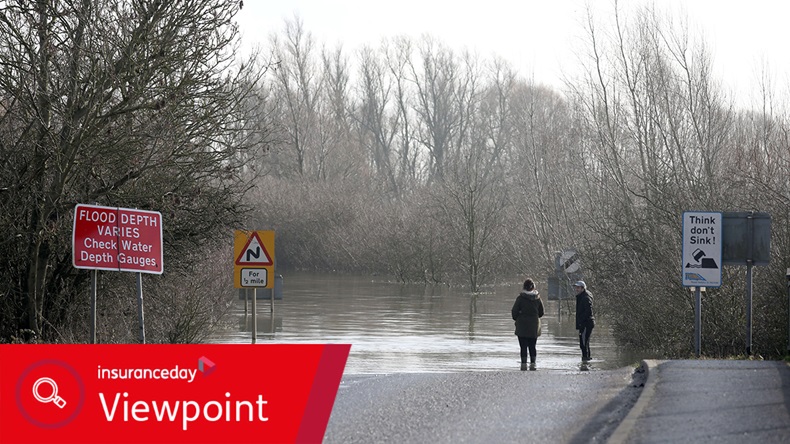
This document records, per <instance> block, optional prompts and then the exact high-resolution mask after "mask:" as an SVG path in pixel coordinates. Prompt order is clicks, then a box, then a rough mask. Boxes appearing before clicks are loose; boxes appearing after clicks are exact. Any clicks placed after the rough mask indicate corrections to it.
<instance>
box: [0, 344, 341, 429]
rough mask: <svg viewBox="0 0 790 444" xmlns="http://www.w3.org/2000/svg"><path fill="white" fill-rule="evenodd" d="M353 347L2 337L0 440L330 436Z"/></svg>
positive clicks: (0, 350)
mask: <svg viewBox="0 0 790 444" xmlns="http://www.w3.org/2000/svg"><path fill="white" fill-rule="evenodd" d="M350 348H351V346H350V345H349V344H265V345H248V344H184V345H181V344H139V345H138V344H99V345H96V344H92V345H91V344H0V362H2V365H0V444H21V443H25V444H44V443H47V444H52V443H60V444H78V443H79V444H92V443H96V444H99V443H102V444H108V443H125V444H142V443H148V444H153V443H156V444H173V443H223V444H236V443H239V444H241V443H253V442H254V443H320V442H321V440H322V439H323V437H324V432H325V431H326V426H327V424H328V421H329V416H330V413H331V412H332V406H333V405H334V402H335V397H336V394H337V390H338V387H339V384H340V379H341V377H342V375H343V369H344V368H345V364H346V359H347V357H348V353H349V350H350Z"/></svg>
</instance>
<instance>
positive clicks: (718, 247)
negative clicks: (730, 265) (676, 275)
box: [681, 211, 723, 287]
mask: <svg viewBox="0 0 790 444" xmlns="http://www.w3.org/2000/svg"><path fill="white" fill-rule="evenodd" d="M721 226H722V213H721V212H704V211H686V212H684V213H683V262H682V264H681V273H682V275H683V286H684V287H721V266H722V263H721V257H722V254H721V251H722V245H723V242H722V237H721V234H722V232H721V230H722V229H721Z"/></svg>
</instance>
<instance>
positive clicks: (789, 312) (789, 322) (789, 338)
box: [785, 268, 790, 354]
mask: <svg viewBox="0 0 790 444" xmlns="http://www.w3.org/2000/svg"><path fill="white" fill-rule="evenodd" d="M785 276H786V277H787V352H788V354H790V268H788V269H787V274H786V275H785Z"/></svg>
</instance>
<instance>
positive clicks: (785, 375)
mask: <svg viewBox="0 0 790 444" xmlns="http://www.w3.org/2000/svg"><path fill="white" fill-rule="evenodd" d="M590 442H593V443H594V442H607V443H610V444H621V443H686V442H688V443H692V442H693V443H700V442H702V443H706V442H715V443H751V442H754V443H761V444H762V443H787V442H790V367H789V366H788V365H787V364H785V363H783V362H776V361H726V360H678V361H643V362H642V365H641V366H640V367H639V368H631V367H626V368H622V369H617V370H594V371H581V370H580V371H570V372H567V371H556V370H544V371H541V369H540V367H538V368H536V370H535V371H524V372H522V371H519V370H518V369H515V370H513V371H498V372H466V373H395V374H382V375H349V376H345V377H344V378H343V380H342V381H341V384H340V388H339V390H338V393H337V397H336V399H335V405H334V408H333V410H332V415H331V417H330V419H329V424H328V426H327V430H326V434H325V437H324V443H429V444H443V443H448V444H449V443H574V444H575V443H590Z"/></svg>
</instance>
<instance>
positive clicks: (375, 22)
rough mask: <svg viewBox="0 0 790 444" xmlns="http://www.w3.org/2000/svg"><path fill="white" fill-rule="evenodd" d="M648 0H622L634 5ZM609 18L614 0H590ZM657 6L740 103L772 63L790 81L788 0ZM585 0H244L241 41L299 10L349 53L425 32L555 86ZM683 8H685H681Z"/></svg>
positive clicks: (570, 62)
mask: <svg viewBox="0 0 790 444" xmlns="http://www.w3.org/2000/svg"><path fill="white" fill-rule="evenodd" d="M645 1H647V0H620V4H621V9H626V10H627V9H628V8H629V7H632V6H633V5H636V4H642V3H644V2H645ZM590 3H591V4H592V5H593V6H594V8H595V10H597V11H599V12H596V15H597V16H599V17H600V18H602V19H605V18H606V17H605V16H606V15H610V12H611V11H612V0H597V1H596V0H592V1H590ZM654 3H655V4H656V5H657V6H658V8H657V9H659V10H662V11H663V10H666V11H667V12H670V11H675V12H679V13H681V14H683V15H686V14H687V15H688V19H689V24H690V26H691V27H692V31H693V32H697V31H699V32H701V33H703V35H704V37H705V40H706V42H707V44H708V45H709V47H710V49H711V51H713V57H714V68H715V69H716V72H715V75H716V76H717V77H718V78H719V79H720V80H721V81H722V82H723V84H724V86H725V87H726V88H728V90H729V91H730V92H731V93H733V94H734V96H735V98H736V99H737V100H738V101H739V102H741V103H743V102H744V101H745V99H746V98H747V97H748V96H750V95H751V94H753V93H754V92H755V91H756V89H757V87H756V85H757V79H758V77H759V76H758V73H759V72H760V71H761V70H762V67H763V66H767V67H768V70H769V72H770V73H771V74H772V76H773V79H774V81H775V82H776V83H775V84H776V85H777V87H779V88H780V89H781V90H782V91H786V90H787V87H788V85H790V48H789V46H790V1H787V0H655V1H654ZM586 4H587V0H540V1H537V0H485V1H470V0H397V1H388V2H384V1H381V0H247V1H245V2H244V8H243V9H242V10H241V12H240V13H239V16H238V18H239V23H240V26H241V31H242V34H243V37H242V40H243V42H244V44H245V45H249V46H256V45H260V46H262V47H264V48H266V47H267V46H268V37H269V35H270V34H271V33H274V32H280V31H282V29H283V27H284V23H285V19H287V18H288V19H292V18H293V17H294V15H295V14H297V15H298V16H299V17H300V18H301V19H302V21H303V22H304V27H305V29H306V30H307V31H309V32H311V33H312V34H313V36H314V37H315V38H316V40H317V42H318V43H321V44H327V45H328V46H330V47H334V46H336V45H337V44H340V43H342V45H343V47H344V49H345V50H346V51H347V54H349V55H351V54H352V52H351V51H353V50H356V49H358V48H360V47H361V46H362V45H363V44H370V45H371V46H373V47H377V46H378V44H379V42H380V40H381V39H382V38H383V37H393V36H396V35H404V34H405V35H410V36H414V37H419V36H421V35H423V34H425V33H429V34H431V35H433V36H435V37H436V38H437V39H438V40H440V41H442V42H444V43H445V44H447V45H450V46H451V47H453V48H462V47H466V48H468V49H471V50H474V51H476V52H477V53H479V55H480V56H482V57H484V58H489V57H490V56H491V55H492V54H494V53H496V54H498V55H499V56H501V57H503V58H505V59H507V60H509V61H510V62H511V63H512V65H513V66H514V68H516V69H517V71H518V72H519V73H520V74H521V75H522V76H525V77H533V78H534V79H535V81H537V82H540V83H545V84H548V85H551V86H555V87H557V88H559V87H560V86H561V81H560V78H561V76H562V73H563V72H565V71H570V72H572V71H573V70H574V69H576V67H577V66H578V63H577V61H576V56H575V55H574V49H575V48H578V47H579V45H580V37H581V36H582V35H583V27H582V25H581V21H582V20H583V19H584V16H585V14H584V11H585V5H586ZM684 11H685V12H684Z"/></svg>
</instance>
